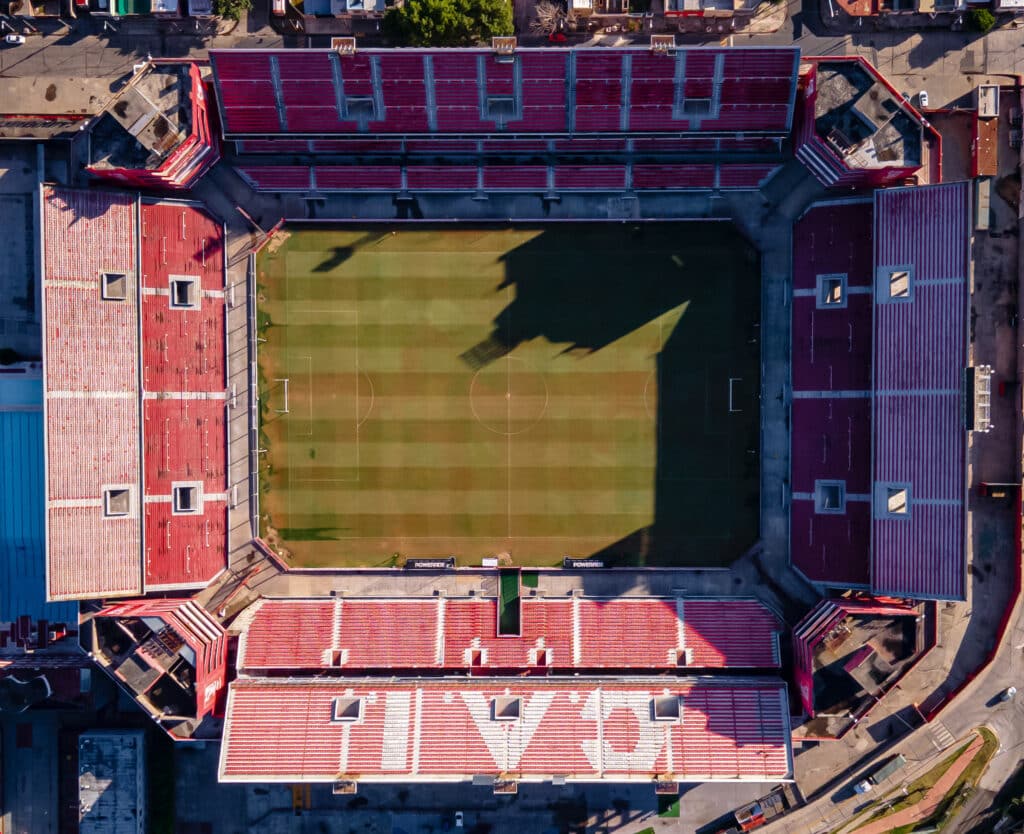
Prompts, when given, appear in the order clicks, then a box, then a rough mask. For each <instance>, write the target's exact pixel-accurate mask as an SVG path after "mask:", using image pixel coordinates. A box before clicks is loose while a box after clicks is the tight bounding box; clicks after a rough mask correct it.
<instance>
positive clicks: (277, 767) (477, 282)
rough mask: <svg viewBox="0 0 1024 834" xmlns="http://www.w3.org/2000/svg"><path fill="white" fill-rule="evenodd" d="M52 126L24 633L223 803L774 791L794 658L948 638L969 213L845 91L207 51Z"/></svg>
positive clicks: (798, 65)
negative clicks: (937, 632) (57, 171)
mask: <svg viewBox="0 0 1024 834" xmlns="http://www.w3.org/2000/svg"><path fill="white" fill-rule="evenodd" d="M499 40H500V39H499ZM168 76H170V77H172V78H173V79H176V80H175V81H174V82H173V85H172V86H175V85H176V86H175V90H176V91H177V95H178V96H179V98H178V99H177V100H176V101H175V102H171V106H170V107H167V104H166V102H163V103H161V104H160V105H159V106H158V105H155V104H153V101H154V97H153V96H149V95H146V90H147V89H149V88H150V87H153V85H156V86H157V87H159V85H160V84H164V85H166V84H167V80H166V79H167V77H168ZM147 85H150V87H147ZM162 89H169V88H167V87H164V88H162ZM118 101H123V102H125V104H124V106H123V107H120V108H119V107H118V106H117V102H118ZM133 107H134V108H136V109H135V110H131V108H133ZM160 107H165V108H166V109H165V110H164V111H161V110H160ZM126 109H127V110H129V111H130V115H131V116H132V118H131V119H128V117H127V116H125V111H126ZM112 114H113V115H112ZM182 114H187V115H182ZM147 119H148V120H150V121H151V122H154V123H156V122H160V124H161V129H160V130H155V128H154V129H153V130H152V131H149V130H148V129H147V128H143V129H140V127H139V126H140V125H141V124H142V123H143V122H145V121H146V120H147ZM126 120H127V121H130V122H131V127H132V131H133V132H132V133H130V134H127V135H128V136H130V137H131V138H125V130H126V127H125V124H122V122H125V121H126ZM161 120H162V121H161ZM165 123H166V124H165ZM94 125H95V126H96V127H95V128H94V129H100V128H102V130H103V131H105V132H106V135H107V136H108V138H109V137H114V138H116V139H117V141H116V142H113V140H111V143H110V144H108V145H106V146H105V145H103V143H101V142H99V141H98V140H94V146H95V147H94V150H93V154H94V158H92V159H90V162H89V165H88V167H87V169H86V170H87V173H88V175H89V176H90V177H91V178H92V186H91V187H89V188H84V187H81V186H76V187H69V186H64V185H51V184H46V185H43V186H42V187H41V191H40V223H41V228H40V237H41V246H40V273H41V275H42V276H43V278H42V283H43V289H42V292H43V327H44V343H45V355H44V392H45V415H44V417H45V419H44V423H45V449H46V476H45V486H46V530H45V532H46V576H45V581H46V587H47V595H48V598H49V599H52V600H77V601H81V612H82V614H81V623H80V629H81V633H80V639H81V643H82V646H83V648H84V649H85V651H87V652H88V653H89V655H90V657H91V658H92V659H93V660H94V661H95V662H96V663H97V664H98V665H99V666H100V667H101V668H103V669H104V670H105V671H106V672H107V673H108V674H109V675H110V676H111V677H112V678H113V679H114V680H116V681H117V682H118V684H119V685H120V686H121V687H122V688H123V689H124V690H125V691H126V692H128V693H129V694H130V695H131V696H132V697H133V698H135V700H136V701H137V702H138V703H139V704H140V705H141V706H142V707H143V708H144V709H145V710H146V711H147V712H149V713H150V714H151V715H152V716H153V717H154V719H155V720H157V721H158V722H159V723H160V724H161V725H162V726H163V727H164V728H165V729H166V730H167V731H168V732H169V733H170V734H171V735H172V737H174V738H179V739H187V738H204V739H215V738H219V739H221V758H220V778H221V779H222V780H223V781H233V782H275V781H276V782H289V783H297V782H324V783H333V784H334V785H335V786H336V789H337V790H338V791H339V792H351V791H354V790H356V787H357V785H358V784H359V783H360V782H408V781H427V782H429V781H468V780H473V781H474V782H476V783H477V784H482V783H486V784H489V785H493V787H494V790H495V791H499V792H502V791H503V792H510V791H514V790H515V785H517V784H518V783H520V782H523V783H528V782H552V781H554V782H559V783H564V782H565V781H581V782H587V781H608V782H618V781H642V782H649V783H651V784H652V785H654V786H655V787H656V788H657V790H659V791H661V792H666V793H672V792H673V791H675V792H678V785H679V783H681V782H694V781H715V780H724V781H761V782H766V781H780V780H790V779H792V778H793V733H794V730H795V729H796V728H797V726H798V725H800V724H802V723H804V722H805V721H806V720H807V719H808V718H813V717H814V715H815V707H814V700H815V697H814V696H815V692H814V690H815V686H816V683H815V668H816V667H815V662H816V661H815V655H814V651H815V647H817V646H820V645H821V644H822V641H823V640H824V639H825V636H826V635H832V634H834V633H835V629H836V628H837V624H840V625H841V624H842V623H843V622H847V621H849V622H852V621H853V620H854V619H856V618H857V617H862V618H863V617H870V616H886V617H891V618H894V620H893V621H894V622H896V621H897V620H900V618H909V620H908V621H912V622H916V621H917V620H918V618H917V613H918V610H919V609H918V607H917V606H921V605H923V604H925V603H927V602H929V601H935V600H962V599H964V598H965V595H966V592H967V591H966V589H967V583H966V578H967V563H968V549H969V547H968V541H969V534H968V513H967V488H968V463H969V454H970V453H969V431H971V430H983V429H984V426H983V425H982V423H981V422H979V418H978V413H977V410H976V409H974V403H975V398H976V397H980V396H981V394H980V393H979V392H982V393H984V392H983V390H982V389H983V382H984V378H983V375H982V374H973V373H969V372H968V369H969V368H970V366H971V364H972V361H973V357H972V356H971V345H970V341H969V338H968V321H969V314H968V306H969V297H970V279H969V268H970V243H971V236H972V226H971V211H972V202H971V201H972V191H971V188H970V186H969V184H968V183H965V182H950V183H946V182H942V181H941V173H940V172H941V167H940V164H939V163H940V156H941V147H940V144H941V143H940V139H939V136H938V134H937V133H936V132H935V130H934V129H933V128H932V127H931V126H930V125H929V124H928V122H927V121H926V120H925V119H924V118H923V117H922V116H921V115H920V114H919V113H918V112H917V111H916V110H915V109H914V108H913V106H911V104H910V103H909V102H907V101H906V100H905V99H904V98H903V97H902V96H901V95H900V94H899V93H898V92H896V91H895V90H894V89H893V88H892V86H891V85H890V84H889V83H888V82H887V81H886V80H885V79H884V77H882V76H881V75H880V74H878V73H877V71H876V70H875V69H874V68H873V67H871V66H870V65H869V64H867V63H866V62H864V61H862V60H860V59H848V58H813V57H812V58H801V56H800V53H799V50H797V49H791V48H699V49H698V48H694V49H687V48H678V47H675V46H674V44H673V45H669V44H667V43H665V42H664V41H663V40H661V41H659V40H657V39H656V40H655V41H654V42H652V45H651V47H650V48H637V47H629V48H608V49H599V50H597V49H593V50H583V49H521V48H518V47H517V46H516V45H515V43H514V42H511V41H509V40H507V39H506V40H503V41H501V42H498V43H495V45H494V47H493V48H491V49H471V50H413V49H408V50H372V49H368V50H362V49H357V48H356V47H355V45H354V42H351V43H349V42H346V43H343V44H342V45H341V46H340V47H339V48H338V49H330V50H328V49H307V50H287V51H286V50H260V51H255V50H214V51H212V53H211V57H210V61H209V65H208V66H206V65H203V66H200V65H198V64H195V63H186V65H184V68H183V66H182V65H181V64H176V63H174V62H152V63H150V64H148V65H146V66H144V67H141V68H140V69H139V71H138V73H137V75H136V76H135V78H134V79H133V80H132V81H131V82H130V83H129V85H127V87H126V88H125V90H124V91H122V92H120V93H119V94H118V98H117V100H116V101H115V103H114V104H113V105H111V110H110V111H109V112H104V113H103V114H99V115H98V116H97V117H96V119H95V120H94ZM119 131H120V132H119ZM150 132H151V133H152V135H153V136H154V137H155V136H157V135H159V137H160V142H159V143H155V140H154V143H150V144H147V142H149V140H148V139H147V137H148V136H149V135H150ZM97 135H99V134H97ZM168 137H170V138H168ZM133 142H134V145H133V144H132V143H133ZM229 179H230V182H231V183H232V184H233V185H232V186H231V189H232V190H231V193H233V194H235V193H244V194H245V200H244V205H242V204H240V203H232V202H231V199H230V198H228V197H226V196H225V195H226V193H227V191H228V189H227V188H226V187H224V184H225V183H226V182H227V181H228V180H229ZM229 214H230V217H228V215H229ZM240 228H241V229H242V232H239V231H238V229H240ZM922 356H926V357H927V358H926V359H922V358H921V357H922ZM968 380H969V381H970V382H971V384H972V385H973V384H974V383H975V381H976V380H979V381H978V382H977V388H975V387H971V386H970V385H968V384H967V381H968ZM925 425H927V426H928V429H927V430H923V428H922V427H923V426H925ZM751 558H756V559H759V560H760V562H759V563H758V564H760V565H767V566H768V567H767V568H765V570H766V571H768V573H771V574H773V575H774V577H775V578H776V579H777V578H778V577H780V576H782V575H783V574H785V573H786V572H795V575H797V576H798V577H799V578H800V581H801V582H803V583H805V584H806V585H807V586H808V587H812V588H814V589H816V593H817V594H818V596H819V597H820V598H822V599H823V602H822V607H820V608H816V609H815V610H814V611H813V612H811V613H810V614H808V615H807V616H808V619H806V620H804V621H803V622H802V623H801V624H800V625H799V626H798V627H797V628H796V629H795V630H793V627H794V625H795V623H796V620H799V619H800V618H801V616H802V614H803V613H806V611H807V608H805V609H804V610H803V611H801V612H797V613H796V614H795V615H794V611H793V607H792V606H791V605H790V604H789V603H788V602H787V601H786V600H780V598H779V596H778V593H777V591H776V590H773V588H777V583H776V584H774V585H773V584H772V583H769V582H765V583H764V586H763V587H762V586H761V585H751V584H749V583H748V584H744V583H745V582H746V580H743V579H741V578H739V576H738V575H736V576H734V574H733V570H732V568H731V566H732V565H734V564H735V563H738V562H740V561H741V560H744V559H748V560H749V559H751ZM352 569H358V570H356V571H353V570H352ZM638 576H639V577H641V578H642V581H638V580H637V577H638ZM368 577H369V578H368ZM657 589H660V590H657ZM833 597H837V598H838V597H843V599H844V600H846V601H845V602H842V603H833V602H831V601H830V600H831V599H832V598H833ZM878 598H885V600H886V601H883V602H880V601H878ZM854 599H855V600H856V602H854V601H851V600H854ZM873 606H874V607H873ZM844 617H845V618H846V619H845V620H844V619H843V618H844ZM791 630H793V634H792V647H793V652H794V655H795V658H796V659H795V662H794V663H792V664H791V663H790V662H789V660H788V659H787V658H786V652H787V651H788V649H789V647H790V636H789V634H790V631H791ZM908 633H909V634H910V638H909V640H910V643H911V644H913V643H914V639H915V638H914V633H913V631H912V629H911V631H910V632H908ZM835 645H836V641H835V640H830V641H829V646H830V648H833V647H834V646H835ZM847 648H848V650H849V653H850V654H852V653H853V650H854V649H856V648H858V647H857V646H853V645H849V646H848V647H847ZM912 648H913V646H912ZM910 653H911V654H912V652H910ZM908 656H909V655H908ZM229 658H230V660H229ZM843 658H845V655H842V656H841V660H843ZM843 662H845V660H844V661H843ZM851 662H852V661H851ZM861 662H866V661H865V659H864V658H863V657H861V658H859V659H858V663H861ZM902 662H903V658H902V656H901V658H900V661H899V663H897V662H896V661H893V663H890V664H887V667H886V668H890V669H899V670H902V669H904V668H905V666H904V665H900V664H902ZM790 668H793V672H792V678H791V680H789V681H787V680H786V679H785V678H786V676H789V675H790V672H789V671H788V670H789V669H790ZM851 668H855V667H851ZM899 674H901V672H893V673H892V675H893V676H891V677H890V678H888V679H886V686H889V685H893V684H894V683H895V682H896V681H897V680H898V675H899ZM789 683H794V684H795V687H794V688H793V689H792V690H791V688H790V687H789V685H788V684H789ZM875 702H877V698H876V699H875ZM873 703H874V702H870V701H869V700H865V702H864V703H863V704H860V705H858V706H856V707H850V711H851V712H852V713H855V712H856V710H857V709H869V708H870V707H871V706H872V705H873Z"/></svg>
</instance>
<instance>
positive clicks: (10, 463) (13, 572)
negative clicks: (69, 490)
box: [0, 379, 78, 623]
mask: <svg viewBox="0 0 1024 834" xmlns="http://www.w3.org/2000/svg"><path fill="white" fill-rule="evenodd" d="M32 400H38V404H36V403H33V402H32ZM41 403H42V387H41V385H40V384H39V381H38V380H31V379H15V380H3V381H2V384H0V621H7V620H12V619H14V618H15V617H18V616H21V615H23V614H27V615H28V616H30V617H32V619H34V620H39V619H46V620H49V621H50V622H64V623H75V622H77V621H78V605H77V603H73V602H60V603H47V602H46V536H45V527H44V525H45V513H46V485H45V483H44V481H43V412H42V404H41Z"/></svg>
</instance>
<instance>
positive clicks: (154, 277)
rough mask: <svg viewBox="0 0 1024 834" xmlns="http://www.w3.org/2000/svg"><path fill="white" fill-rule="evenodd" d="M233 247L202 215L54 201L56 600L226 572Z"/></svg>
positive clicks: (52, 575)
mask: <svg viewBox="0 0 1024 834" xmlns="http://www.w3.org/2000/svg"><path fill="white" fill-rule="evenodd" d="M137 228H138V229H139V230H140V231H141V237H140V236H139V235H138V234H137V233H136V229H137ZM223 236H224V233H223V229H222V227H221V226H220V225H219V224H218V223H216V222H215V221H213V220H212V219H211V218H210V217H209V216H208V215H207V214H205V212H203V211H202V210H200V209H198V208H196V207H194V206H191V205H187V204H183V203H148V202H147V203H141V202H140V201H139V200H138V199H137V198H134V197H131V196H127V195H116V194H110V193H104V192H84V191H72V190H67V189H55V188H49V187H48V188H44V190H43V273H44V279H43V297H44V304H43V306H44V334H45V335H44V381H45V390H46V462H47V595H48V597H49V598H50V599H79V598H95V597H110V596H121V595H128V594H139V593H142V592H143V591H144V590H158V589H161V588H193V587H201V586H203V585H205V584H206V583H207V582H208V581H209V580H210V579H212V578H213V577H214V576H215V575H216V574H217V573H219V572H220V571H221V570H223V568H224V566H225V560H226V540H227V536H226V515H227V501H226V499H227V495H226V493H227V475H226V466H227V461H226V456H227V449H226V426H225V417H224V411H225V407H226V395H225V385H226V383H225V367H226V355H225V342H224V321H225V319H224V294H225V293H224V254H223ZM176 287H181V288H182V289H181V292H182V293H183V296H182V297H181V298H178V299H173V300H172V298H171V293H172V288H176ZM105 288H106V289H105ZM178 302H183V303H178ZM140 335H141V339H140ZM140 369H141V380H140ZM175 488H179V492H176V491H175ZM180 489H184V490H192V491H191V492H188V493H187V494H188V496H189V502H188V506H187V507H183V506H176V505H174V497H175V495H176V494H177V495H178V496H179V497H181V496H182V495H185V493H182V492H180ZM105 496H109V499H110V500H112V501H113V503H112V504H108V503H107V502H108V498H107V497H105ZM115 504H116V506H114V505H115Z"/></svg>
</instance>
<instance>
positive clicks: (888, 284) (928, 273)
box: [871, 182, 971, 599]
mask: <svg viewBox="0 0 1024 834" xmlns="http://www.w3.org/2000/svg"><path fill="white" fill-rule="evenodd" d="M970 188H971V186H970V183H966V182H958V183H950V184H948V185H935V186H929V187H926V188H898V189H887V190H882V191H876V192H875V321H874V365H873V368H874V372H873V378H874V385H875V390H874V414H873V433H874V444H873V449H874V455H873V461H874V465H873V473H872V475H873V478H874V489H875V515H874V520H873V523H872V560H871V574H872V585H873V586H874V588H875V590H876V592H878V593H884V594H887V595H890V596H908V597H914V598H939V599H963V598H964V594H965V592H966V571H967V556H966V522H965V514H966V508H967V435H966V431H965V427H964V418H963V415H962V412H961V409H962V402H961V401H962V396H963V393H962V386H963V370H964V368H965V366H966V365H967V356H968V353H967V347H968V343H967V328H968V323H969V321H970V316H969V315H968V312H969V311H968V301H969V296H970V293H969V287H968V281H969V269H970V245H971V210H970V200H971V191H970Z"/></svg>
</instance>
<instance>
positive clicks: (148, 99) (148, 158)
mask: <svg viewBox="0 0 1024 834" xmlns="http://www.w3.org/2000/svg"><path fill="white" fill-rule="evenodd" d="M190 70H191V64H152V63H149V64H147V65H146V66H145V67H144V68H143V69H142V70H141V71H140V72H139V73H137V74H136V75H135V76H134V77H133V78H132V79H131V81H129V82H128V84H127V85H126V86H125V87H124V88H123V89H122V90H121V91H120V92H118V93H117V95H116V96H115V97H114V98H113V99H112V100H111V101H110V102H109V104H107V106H106V108H105V109H104V110H103V113H102V114H101V116H100V118H99V120H98V122H97V123H96V124H95V125H94V126H93V127H92V128H91V137H90V138H91V141H90V144H89V149H90V153H91V157H90V159H89V164H90V165H92V166H96V167H108V168H156V167H158V166H159V165H160V163H162V162H163V161H164V160H165V159H167V157H168V156H169V155H170V154H171V153H172V152H173V151H174V150H175V149H176V148H177V147H178V146H179V145H180V144H181V143H182V142H183V141H184V140H185V139H186V138H187V137H188V135H189V133H190V132H191V129H192V108H191V107H190V106H189V102H190V100H191V96H192V89H191V88H192V76H191V71H190Z"/></svg>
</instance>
